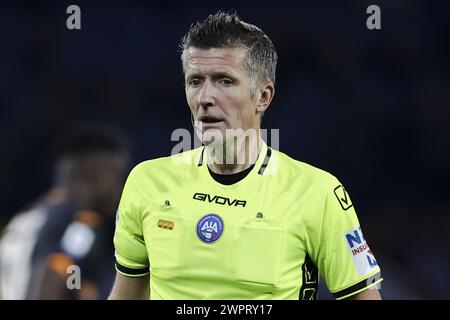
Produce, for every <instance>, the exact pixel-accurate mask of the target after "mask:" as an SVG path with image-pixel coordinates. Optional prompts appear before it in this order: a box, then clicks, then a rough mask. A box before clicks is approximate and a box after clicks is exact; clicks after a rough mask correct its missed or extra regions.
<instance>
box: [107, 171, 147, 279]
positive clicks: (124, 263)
mask: <svg viewBox="0 0 450 320" xmlns="http://www.w3.org/2000/svg"><path fill="white" fill-rule="evenodd" d="M136 169H137V168H134V169H133V170H132V171H131V173H130V175H129V176H128V179H127V181H126V183H125V187H124V189H123V192H122V197H121V200H120V203H119V208H118V210H117V216H116V230H115V234H114V247H115V257H116V270H117V272H119V273H121V274H123V275H125V276H128V277H140V276H145V275H147V274H148V273H149V260H148V255H147V249H146V246H145V241H144V235H143V232H142V223H141V208H142V207H141V203H142V198H140V193H139V189H138V180H137V179H138V176H137V172H136V171H137V170H136Z"/></svg>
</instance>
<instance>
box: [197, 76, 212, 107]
mask: <svg viewBox="0 0 450 320" xmlns="http://www.w3.org/2000/svg"><path fill="white" fill-rule="evenodd" d="M213 105H214V88H213V86H212V85H211V83H210V81H208V80H206V81H205V83H204V84H203V86H202V88H201V89H200V92H199V95H198V106H199V107H200V108H203V109H208V108H209V107H212V106H213Z"/></svg>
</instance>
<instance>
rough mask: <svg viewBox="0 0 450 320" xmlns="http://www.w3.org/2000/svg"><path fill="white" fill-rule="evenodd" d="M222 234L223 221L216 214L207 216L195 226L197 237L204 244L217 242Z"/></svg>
mask: <svg viewBox="0 0 450 320" xmlns="http://www.w3.org/2000/svg"><path fill="white" fill-rule="evenodd" d="M222 233H223V220H222V218H221V217H219V216H218V215H217V214H208V215H206V216H204V217H203V218H201V219H200V221H199V222H198V224H197V236H198V237H199V238H200V240H202V241H203V242H204V243H213V242H216V241H217V240H219V238H220V236H221V235H222Z"/></svg>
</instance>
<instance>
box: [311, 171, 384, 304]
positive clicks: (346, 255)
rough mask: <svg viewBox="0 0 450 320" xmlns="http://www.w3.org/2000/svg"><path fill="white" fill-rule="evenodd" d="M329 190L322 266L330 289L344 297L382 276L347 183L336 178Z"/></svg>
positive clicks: (321, 244)
mask: <svg viewBox="0 0 450 320" xmlns="http://www.w3.org/2000/svg"><path fill="white" fill-rule="evenodd" d="M326 193H327V194H326V197H325V203H324V206H323V216H322V226H321V232H320V238H319V250H318V257H317V262H318V268H319V272H320V275H321V277H322V278H323V279H324V280H325V282H326V284H327V287H328V289H329V290H330V292H331V293H332V294H333V295H334V296H335V297H336V299H344V298H347V297H349V296H352V295H354V294H357V293H359V292H361V291H364V290H365V289H367V288H369V287H372V286H374V285H376V284H378V283H379V282H381V281H382V278H381V276H380V268H379V266H378V263H377V261H376V260H375V257H374V255H373V253H372V251H371V250H370V248H369V245H368V244H367V241H366V239H365V238H364V236H363V233H362V231H361V226H360V225H359V221H358V217H357V215H356V212H355V208H354V206H353V204H352V201H351V199H350V196H349V194H348V193H347V191H346V190H345V188H344V186H343V185H342V184H341V183H340V182H339V181H338V180H337V179H336V178H334V179H333V181H332V182H331V183H330V184H329V187H328V189H327V191H326Z"/></svg>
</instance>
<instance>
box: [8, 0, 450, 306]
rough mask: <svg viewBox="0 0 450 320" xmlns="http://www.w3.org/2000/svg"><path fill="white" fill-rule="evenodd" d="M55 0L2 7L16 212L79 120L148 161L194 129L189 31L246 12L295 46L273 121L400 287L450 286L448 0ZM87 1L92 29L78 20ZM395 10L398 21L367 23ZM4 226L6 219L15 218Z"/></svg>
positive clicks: (283, 55) (441, 294)
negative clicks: (184, 44) (186, 57)
mask: <svg viewBox="0 0 450 320" xmlns="http://www.w3.org/2000/svg"><path fill="white" fill-rule="evenodd" d="M93 2H94V1H75V2H68V1H55V2H38V1H35V2H31V1H30V2H20V1H15V2H10V3H7V2H6V3H3V2H2V4H1V5H0V35H1V41H0V139H1V140H0V146H1V148H0V177H1V179H0V222H1V221H2V222H3V224H4V223H6V222H7V220H8V219H9V218H10V217H11V216H12V215H13V214H14V213H15V212H17V211H18V210H20V209H21V208H23V207H24V206H25V205H27V204H28V203H29V202H30V201H31V200H33V199H34V198H35V197H36V196H39V195H40V194H42V193H43V192H44V191H45V190H46V189H47V188H48V187H49V186H50V185H51V182H52V181H51V170H52V161H53V159H52V157H51V154H52V152H53V148H54V144H55V141H56V138H57V137H58V136H59V135H60V134H61V132H62V131H63V130H64V129H65V128H67V127H68V126H69V125H73V124H77V123H86V122H89V123H113V124H115V125H116V126H117V127H119V128H121V129H122V130H123V131H124V132H126V133H127V134H128V136H129V138H130V139H131V141H132V142H133V145H134V149H133V150H134V162H135V163H137V162H139V161H142V160H144V159H149V158H154V157H159V156H165V155H168V154H169V153H170V151H171V149H172V147H173V146H174V144H175V143H174V142H171V141H170V135H171V132H172V131H173V130H174V129H176V128H190V127H191V125H190V114H189V110H188V107H187V104H186V101H185V97H184V87H183V75H182V71H181V63H180V60H179V48H178V45H179V42H180V39H181V37H182V36H183V35H184V34H185V33H186V32H187V30H188V29H189V26H190V24H191V23H193V22H195V21H197V20H203V19H204V18H205V17H206V16H207V15H208V14H209V13H212V12H215V11H217V10H219V9H222V10H231V9H235V10H237V11H238V13H239V14H240V15H241V16H242V18H243V19H244V20H246V21H248V22H250V23H253V24H256V25H258V26H260V27H261V28H262V29H263V30H264V31H265V32H266V33H267V34H268V35H269V36H270V37H271V39H272V40H273V42H274V44H275V46H276V47H277V51H278V54H279V64H278V72H277V87H276V96H275V99H274V101H273V103H272V105H271V107H270V109H269V110H268V112H267V113H266V115H265V117H264V120H263V127H264V128H279V129H280V148H281V150H282V151H284V152H286V153H287V154H289V155H290V156H292V157H294V158H296V159H299V160H302V161H305V162H308V163H311V164H313V165H315V166H317V167H320V168H322V169H325V170H327V171H330V172H332V173H333V174H334V175H336V176H337V177H338V178H339V179H340V180H341V181H342V182H343V183H344V185H345V186H346V189H347V190H348V191H349V193H350V195H351V197H352V200H353V202H354V204H355V206H356V209H357V212H358V214H359V218H360V220H361V223H362V226H363V230H364V232H365V237H366V239H368V240H369V243H370V244H371V247H372V249H373V251H374V252H375V255H376V256H377V257H378V260H379V262H380V264H381V266H382V268H383V271H384V276H385V278H386V281H385V282H384V284H383V289H384V290H383V294H384V296H385V297H386V298H447V299H449V298H450V290H449V289H448V288H449V287H450V276H449V273H448V270H450V253H449V252H450V236H449V229H450V218H449V213H450V196H449V195H450V188H449V183H450V179H449V178H450V132H449V131H450V90H449V88H450V59H449V58H450V41H449V39H450V37H449V35H450V18H449V17H450V5H449V4H447V3H446V2H438V1H428V2H427V1H370V2H368V1H357V2H356V1H333V2H331V1H302V2H301V3H290V2H285V3H284V2H280V1H272V2H261V1H245V4H241V3H240V1H231V2H226V3H225V2H221V1H203V2H195V3H193V2H192V3H191V2H190V1H186V2H180V3H177V2H170V1H164V2H161V3H159V4H156V3H153V4H151V3H150V2H144V1H99V2H95V3H93ZM70 4H77V5H79V6H80V7H81V20H82V21H81V23H82V29H81V30H78V31H69V30H68V29H67V28H66V19H67V17H68V14H66V8H67V6H69V5H70ZM369 4H377V5H379V6H380V7H381V19H382V20H381V23H382V29H381V30H376V31H370V30H368V29H367V28H366V19H367V17H368V15H367V14H366V8H367V6H368V5H369ZM0 224H1V223H0Z"/></svg>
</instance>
